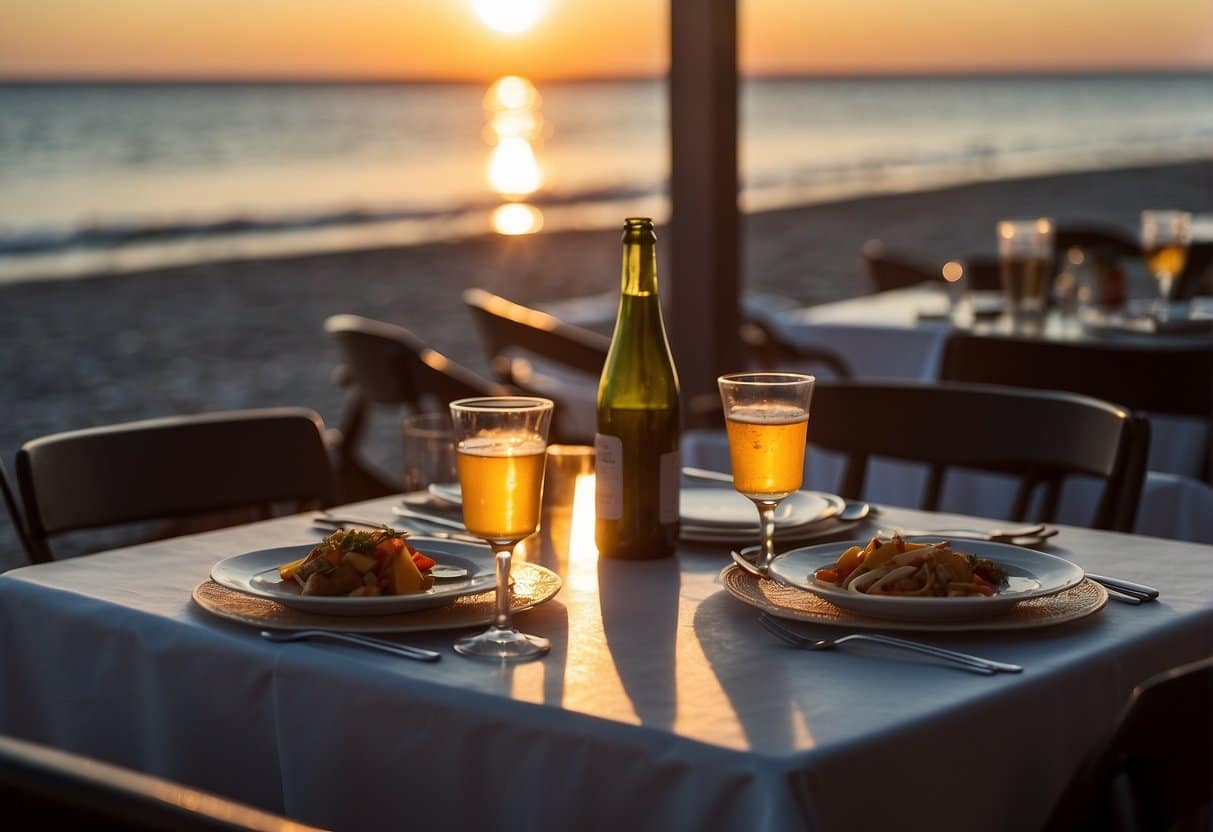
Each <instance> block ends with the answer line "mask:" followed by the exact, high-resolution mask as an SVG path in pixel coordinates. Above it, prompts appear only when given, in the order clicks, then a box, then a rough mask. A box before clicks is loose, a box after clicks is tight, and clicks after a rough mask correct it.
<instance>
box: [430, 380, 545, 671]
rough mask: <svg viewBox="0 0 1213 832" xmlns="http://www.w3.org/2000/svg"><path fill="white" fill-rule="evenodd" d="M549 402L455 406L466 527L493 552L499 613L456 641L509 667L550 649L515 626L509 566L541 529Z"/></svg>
mask: <svg viewBox="0 0 1213 832" xmlns="http://www.w3.org/2000/svg"><path fill="white" fill-rule="evenodd" d="M551 421H552V402H551V401H550V400H549V399H539V398H528V397H521V396H520V397H506V396H494V397H487V398H477V399H460V400H458V401H454V402H451V422H452V424H453V425H454V428H455V441H456V451H457V453H456V460H457V465H458V468H459V486H460V490H461V491H462V493H463V496H462V502H463V523H464V525H465V526H467V528H468V531H469V532H471V533H472V534H474V535H476V536H477V537H483V538H484V539H485V540H486V541H487V542H488V544H489V546H490V547H492V549H493V559H494V561H495V562H496V567H497V614H496V616H495V618H494V620H493V624H492V625H491V626H490V627H489V628H488V629H487V630H486V631H485V632H483V633H481V634H479V635H475V636H469V637H467V638H462V639H459V641H457V642H455V650H456V651H458V652H459V653H462V654H463V655H465V656H475V657H478V658H486V659H501V660H504V661H521V660H526V659H535V658H538V657H540V656H542V655H544V654H545V653H547V652H548V650H549V649H550V648H551V644H550V642H549V641H548V640H547V639H546V638H542V637H540V636H532V635H526V634H525V633H520V632H518V630H516V629H514V627H513V625H512V624H511V623H510V560H511V558H512V556H513V554H514V547H515V546H516V545H517V544H518V542H519V541H520V540H522V539H523V538H525V537H528V536H529V535H531V534H534V532H535V530H536V529H537V528H538V527H539V505H540V500H541V498H542V493H543V470H544V457H545V452H546V450H547V439H548V426H549V424H550V423H551Z"/></svg>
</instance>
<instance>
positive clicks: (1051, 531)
mask: <svg viewBox="0 0 1213 832" xmlns="http://www.w3.org/2000/svg"><path fill="white" fill-rule="evenodd" d="M894 531H896V532H897V533H898V534H900V535H902V536H904V537H918V536H931V535H935V536H940V537H962V538H966V539H972V540H989V541H991V542H992V543H1012V542H1014V541H1016V540H1024V539H1030V540H1036V541H1039V540H1045V539H1047V538H1050V537H1053V536H1054V535H1055V534H1057V531H1058V530H1057V529H1055V528H1054V527H1052V526H1046V525H1045V524H1044V523H1037V524H1036V525H1035V526H1024V527H1022V528H1018V529H896V530H894ZM880 533H881V534H882V535H888V534H890V533H891V532H890V531H889V530H885V529H882V530H881V532H880Z"/></svg>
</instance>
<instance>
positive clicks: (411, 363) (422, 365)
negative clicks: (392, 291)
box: [324, 314, 517, 502]
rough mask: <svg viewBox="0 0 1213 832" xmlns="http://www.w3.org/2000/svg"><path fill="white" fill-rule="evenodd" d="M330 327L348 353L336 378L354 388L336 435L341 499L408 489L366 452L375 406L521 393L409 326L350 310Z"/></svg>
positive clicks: (438, 404) (421, 405)
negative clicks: (363, 449) (456, 358)
mask: <svg viewBox="0 0 1213 832" xmlns="http://www.w3.org/2000/svg"><path fill="white" fill-rule="evenodd" d="M324 328H325V331H326V332H328V334H329V335H330V336H332V338H333V339H334V340H335V341H336V342H337V348H338V350H339V351H340V354H341V364H340V366H338V368H337V370H336V372H335V373H334V378H335V379H336V381H337V383H338V384H340V385H341V386H342V387H344V388H345V389H346V401H345V409H344V411H343V413H342V416H341V424H340V427H339V428H338V431H337V432H336V433H335V434H333V435H332V436H331V437H330V444H331V445H333V446H334V455H335V467H336V471H337V478H338V481H339V483H340V486H341V502H352V501H354V500H362V499H370V498H372V497H381V496H386V495H388V494H394V493H396V492H398V491H400V489H401V486H402V482H401V480H400V478H399V477H395V476H390V475H388V474H386V473H385V472H383V471H382V470H380V469H378V468H377V467H376V466H375V465H374V464H372V463H370V462H368V461H367V460H365V459H364V458H363V456H362V454H361V452H360V447H361V445H362V442H363V439H364V438H365V434H366V429H367V427H368V425H369V423H370V418H371V411H372V410H373V409H374V408H376V407H389V408H393V409H395V410H397V411H404V412H414V413H417V412H423V411H427V410H438V409H441V408H443V407H445V406H446V405H447V404H448V403H450V402H452V401H454V400H455V399H462V398H467V397H471V396H506V395H512V394H516V393H517V390H515V389H513V388H511V387H507V386H505V385H501V384H496V383H494V382H492V381H489V380H488V379H485V378H482V377H481V376H480V375H478V374H477V373H475V372H473V371H471V370H469V369H467V368H466V367H463V366H461V365H459V364H457V363H456V362H454V361H452V360H451V359H449V358H447V357H446V356H445V355H443V354H442V353H440V352H438V351H437V350H434V349H432V348H431V347H429V346H427V345H426V343H425V342H424V341H422V340H421V339H420V338H418V337H417V336H416V335H414V334H413V333H412V332H410V331H409V330H407V329H405V328H404V327H402V326H396V325H395V324H390V323H386V322H384V321H376V320H373V319H371V318H364V317H361V316H359V315H348V314H342V315H333V316H332V317H330V318H329V319H328V320H326V321H325V322H324Z"/></svg>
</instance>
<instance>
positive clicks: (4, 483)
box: [0, 459, 34, 563]
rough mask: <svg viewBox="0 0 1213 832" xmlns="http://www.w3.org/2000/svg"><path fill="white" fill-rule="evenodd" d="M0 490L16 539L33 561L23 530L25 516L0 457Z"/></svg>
mask: <svg viewBox="0 0 1213 832" xmlns="http://www.w3.org/2000/svg"><path fill="white" fill-rule="evenodd" d="M0 491H2V492H3V494H4V507H5V509H7V510H8V518H9V520H12V521H13V529H14V530H15V531H16V532H17V539H18V540H20V541H21V549H22V551H24V552H25V556H26V558H28V559H29V561H30V562H31V563H33V560H34V550H33V547H31V546H30V542H29V534H28V533H27V532H26V530H25V516H24V515H23V514H22V511H21V506H20V505H18V503H17V488H16V486H14V485H13V482H12V480H10V479H9V477H8V470H7V469H6V468H5V467H4V460H3V459H0Z"/></svg>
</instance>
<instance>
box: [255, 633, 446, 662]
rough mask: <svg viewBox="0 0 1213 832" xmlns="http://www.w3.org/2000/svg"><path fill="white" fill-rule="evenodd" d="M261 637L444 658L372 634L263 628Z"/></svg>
mask: <svg viewBox="0 0 1213 832" xmlns="http://www.w3.org/2000/svg"><path fill="white" fill-rule="evenodd" d="M261 637H262V638H263V639H266V640H267V641H307V640H310V639H315V640H317V641H336V642H341V643H344V644H356V645H358V646H359V647H366V648H369V649H371V650H381V651H383V652H384V653H391V654H392V655H394V656H404V657H405V658H406V659H416V660H417V661H419V662H436V661H438V660H439V659H441V658H442V654H441V653H436V652H434V651H433V650H426V649H424V648H422V647H412V646H410V645H408V644H397V643H395V642H394V641H384V640H383V639H378V638H371V637H370V636H360V635H354V634H352V633H335V632H332V631H331V630H295V631H293V632H288V633H279V632H272V631H270V630H262V631H261Z"/></svg>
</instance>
